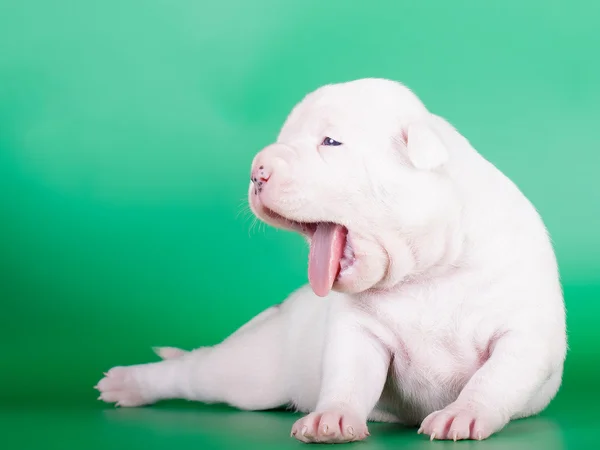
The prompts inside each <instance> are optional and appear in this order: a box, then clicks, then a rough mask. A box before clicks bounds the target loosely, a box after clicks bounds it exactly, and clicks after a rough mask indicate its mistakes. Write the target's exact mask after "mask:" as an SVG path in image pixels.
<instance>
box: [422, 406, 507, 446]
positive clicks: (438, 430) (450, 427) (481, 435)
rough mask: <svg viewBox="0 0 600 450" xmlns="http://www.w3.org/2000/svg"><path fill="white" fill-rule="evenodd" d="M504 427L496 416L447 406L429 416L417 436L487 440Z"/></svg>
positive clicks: (467, 408) (475, 409)
mask: <svg viewBox="0 0 600 450" xmlns="http://www.w3.org/2000/svg"><path fill="white" fill-rule="evenodd" d="M503 425H504V421H503V420H502V419H501V418H500V417H498V415H497V414H494V413H493V412H489V411H487V412H486V411H483V410H481V409H478V408H473V407H465V406H462V407H461V406H459V405H456V404H451V405H448V406H447V407H446V408H444V409H442V410H441V411H435V412H433V413H431V414H429V415H428V416H427V417H426V418H425V420H423V423H422V424H421V428H419V431H418V432H419V434H421V433H423V434H426V435H429V436H430V439H431V440H432V441H433V440H434V439H452V440H454V441H457V440H462V439H477V440H480V441H481V440H482V439H487V438H488V437H490V436H491V435H492V434H494V433H495V432H496V431H498V430H499V429H500V428H502V426H503Z"/></svg>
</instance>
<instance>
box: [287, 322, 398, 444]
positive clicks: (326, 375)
mask: <svg viewBox="0 0 600 450" xmlns="http://www.w3.org/2000/svg"><path fill="white" fill-rule="evenodd" d="M330 321H331V323H330V325H329V327H328V330H327V337H326V342H325V350H324V354H323V363H322V381H321V391H320V394H319V401H318V404H317V407H316V410H315V412H313V413H310V414H308V415H307V416H305V417H303V418H302V419H300V420H298V421H297V422H296V423H295V424H294V426H293V427H292V436H294V437H295V438H296V439H298V440H300V441H303V442H329V443H342V442H350V441H358V440H361V439H364V438H366V437H367V436H368V435H369V432H368V429H367V416H368V415H369V413H370V412H371V411H372V410H373V408H374V407H375V405H376V403H377V401H378V400H379V397H380V396H381V392H382V390H383V386H384V384H385V380H386V376H387V372H388V367H389V363H390V355H389V352H388V351H387V350H386V348H385V347H384V346H383V344H382V343H381V342H380V341H378V340H377V338H376V337H374V335H373V334H371V333H370V332H369V331H367V329H366V327H365V326H363V325H362V324H361V320H360V317H359V316H358V314H356V313H354V312H353V311H331V313H330Z"/></svg>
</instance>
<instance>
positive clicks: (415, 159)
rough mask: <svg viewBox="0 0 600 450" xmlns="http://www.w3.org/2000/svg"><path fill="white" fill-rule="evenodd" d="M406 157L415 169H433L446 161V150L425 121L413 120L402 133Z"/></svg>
mask: <svg viewBox="0 0 600 450" xmlns="http://www.w3.org/2000/svg"><path fill="white" fill-rule="evenodd" d="M403 137H404V141H405V142H406V152H407V154H408V159H409V160H410V162H411V163H412V164H413V166H414V167H415V168H416V169H419V170H434V169H437V168H438V167H440V166H442V165H444V164H445V163H446V161H448V150H447V149H446V146H445V145H444V143H443V142H442V140H441V139H440V138H439V137H438V135H437V134H436V133H435V131H433V130H432V129H431V128H430V127H429V126H428V125H427V123H425V122H424V121H417V122H413V123H411V124H410V125H408V128H406V129H405V131H404V133H403Z"/></svg>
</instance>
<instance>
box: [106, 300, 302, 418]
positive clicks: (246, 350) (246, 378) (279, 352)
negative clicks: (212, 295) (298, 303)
mask: <svg viewBox="0 0 600 450" xmlns="http://www.w3.org/2000/svg"><path fill="white" fill-rule="evenodd" d="M284 335H285V324H284V318H283V316H282V313H281V312H280V311H279V308H278V307H273V308H269V309H268V310H266V311H264V312H263V313H261V314H260V315H259V316H257V317H256V318H254V319H253V320H251V321H250V322H249V323H247V324H246V325H244V326H243V327H242V328H240V329H239V330H238V331H236V332H235V333H234V334H233V335H231V336H230V337H228V338H227V339H226V340H224V341H223V342H221V343H220V344H218V345H216V346H214V347H203V348H199V349H197V350H194V351H191V352H183V351H181V353H180V352H179V351H177V350H179V349H172V348H168V350H167V351H165V355H162V352H161V350H162V349H158V350H157V353H159V354H161V356H164V357H165V358H166V359H165V360H164V361H161V362H157V363H150V364H141V365H135V366H127V367H114V368H112V369H111V370H109V371H108V372H107V373H106V374H105V378H103V379H102V380H100V382H99V383H98V385H97V388H98V390H99V391H100V392H101V395H100V399H101V400H104V401H106V402H111V403H117V404H118V405H120V406H140V405H145V404H150V403H154V402H156V401H158V400H163V399H171V398H183V399H187V400H196V401H201V402H205V403H228V404H230V405H232V406H235V407H238V408H241V409H249V410H261V409H270V408H275V407H278V406H282V405H285V404H287V403H289V401H290V398H289V394H288V388H287V383H286V377H285V373H284V367H283V359H284V358H283V356H284V351H285V349H284V342H285V339H284Z"/></svg>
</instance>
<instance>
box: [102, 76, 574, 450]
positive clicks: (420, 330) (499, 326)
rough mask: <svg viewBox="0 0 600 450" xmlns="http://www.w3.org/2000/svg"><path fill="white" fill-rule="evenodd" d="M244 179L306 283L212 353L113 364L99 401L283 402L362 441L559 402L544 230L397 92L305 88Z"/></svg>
mask: <svg viewBox="0 0 600 450" xmlns="http://www.w3.org/2000/svg"><path fill="white" fill-rule="evenodd" d="M332 134H334V135H335V136H336V137H335V138H334V139H335V140H333V139H332V140H329V141H327V140H326V139H325V140H323V137H326V138H327V139H328V138H330V137H331V135H332ZM338 136H341V137H339V138H338ZM338 139H339V141H338ZM321 141H322V142H321ZM331 142H334V143H335V144H334V145H331ZM341 142H343V145H338V144H341ZM252 178H253V182H252V183H251V185H250V189H249V201H250V205H251V207H252V209H253V211H254V212H255V214H257V216H259V217H260V218H261V219H262V220H264V221H265V222H267V223H270V224H272V225H274V226H278V227H282V228H287V229H292V230H295V231H299V232H301V233H302V234H303V235H304V236H305V237H306V239H307V240H308V241H309V242H310V243H311V257H310V261H309V277H310V281H311V286H312V288H313V289H312V290H311V289H310V288H309V287H304V288H302V289H300V290H298V291H297V292H296V293H294V294H292V295H291V296H290V298H289V299H288V300H287V301H285V302H284V303H283V304H281V305H279V306H276V307H273V308H270V309H268V310H267V311H265V312H263V313H261V314H260V315H259V316H257V317H256V318H255V319H253V320H252V321H250V322H249V323H248V324H246V325H245V326H244V327H242V328H241V329H240V330H238V331H237V332H236V333H234V334H233V335H232V336H230V337H229V338H228V339H226V340H225V341H224V342H222V343H221V344H219V345H217V346H215V347H212V348H201V349H198V350H195V351H193V352H190V353H183V352H180V351H178V350H176V349H161V350H159V354H161V356H163V357H165V358H167V359H166V360H165V361H163V362H160V363H154V364H146V365H141V366H131V367H125V368H123V367H120V368H114V369H112V370H111V371H110V372H109V373H108V376H107V377H106V378H105V379H103V380H101V382H100V383H99V386H98V387H99V389H100V390H101V391H102V395H101V398H102V399H104V400H105V401H111V402H119V403H120V404H121V405H123V406H136V405H141V404H147V403H152V402H154V401H157V400H159V399H163V398H176V397H177V398H187V399H190V400H199V401H204V402H227V403H230V404H231V405H234V406H237V407H240V408H244V409H267V408H272V407H276V406H281V405H293V406H294V407H296V408H297V409H299V410H301V411H305V412H309V413H311V414H309V415H308V416H306V417H305V418H303V419H300V420H299V421H298V422H297V423H296V424H295V425H294V428H293V430H292V434H293V435H294V436H295V437H296V438H298V439H300V440H302V441H305V442H313V441H319V442H345V441H350V440H356V439H361V438H364V437H365V436H367V435H368V431H367V427H366V420H367V419H370V420H380V421H393V422H401V423H405V424H410V425H417V424H421V431H423V432H424V433H426V434H428V435H430V436H431V437H432V438H438V439H468V438H473V439H477V438H485V437H487V436H489V435H490V434H492V433H494V432H496V431H498V430H499V429H501V428H502V427H503V426H504V425H505V424H506V423H507V422H508V421H509V420H511V419H513V418H518V417H525V416H528V415H531V414H535V413H537V412H539V411H541V410H542V409H543V408H545V407H546V405H547V404H548V403H549V402H550V400H551V399H552V398H553V397H554V395H555V394H556V392H557V390H558V388H559V386H560V383H561V378H562V368H563V361H564V358H565V352H566V333H565V314H564V304H563V299H562V292H561V287H560V284H559V279H558V272H557V267H556V261H555V257H554V253H553V250H552V246H551V244H550V240H549V238H548V236H547V233H546V230H545V228H544V225H543V223H542V221H541V219H540V218H539V216H538V214H537V213H536V211H535V209H534V208H533V207H532V206H531V204H530V203H529V202H528V200H527V199H526V198H525V197H524V196H523V194H522V193H521V192H520V191H519V190H518V189H517V188H516V186H515V185H514V184H513V183H511V182H510V181H509V180H508V179H507V178H506V177H505V176H504V175H502V174H501V173H500V172H499V171H498V170H497V169H496V168H495V167H494V166H492V165H491V164H490V163H488V162H487V161H486V160H485V159H484V158H482V157H481V156H480V155H479V154H478V153H477V152H476V151H475V150H474V149H473V148H472V147H471V145H470V144H469V143H468V141H467V140H465V139H464V138H463V137H462V136H461V135H460V134H459V133H458V132H456V130H454V129H453V128H452V127H451V126H450V125H449V124H448V123H447V122H446V121H444V120H443V119H441V118H439V117H437V116H434V115H432V114H430V113H429V112H428V111H427V110H426V109H425V107H424V106H423V105H422V104H421V103H420V101H419V100H418V99H417V98H416V97H415V96H414V95H413V94H412V93H410V91H408V90H407V89H406V88H404V87H403V86H401V85H399V84H396V83H392V82H389V81H385V80H359V81H357V82H352V83H346V84H341V85H333V86H328V87H325V88H322V89H320V90H318V91H316V92H315V93H313V94H311V95H309V96H308V97H307V98H306V99H305V100H304V101H303V102H302V103H300V105H299V106H297V107H296V108H295V109H294V111H293V112H292V114H291V115H290V117H289V118H288V121H287V122H286V125H285V126H284V128H283V130H282V132H281V134H280V137H279V139H278V142H277V143H276V144H274V145H272V146H270V147H267V148H266V149H265V150H263V151H262V152H261V153H259V155H257V157H256V158H255V160H254V162H253V171H252ZM330 222H331V223H333V224H338V225H335V226H333V225H327V223H330ZM324 224H325V225H324ZM332 226H333V227H334V228H332ZM332 230H333V231H332ZM332 236H333V237H332ZM342 237H343V238H344V239H343V240H342V241H339V239H342ZM338 242H341V244H339V245H341V247H339V248H338V247H336V245H338ZM330 247H331V248H330ZM336 248H338V250H336ZM336 252H337V253H336ZM340 252H341V253H340ZM336 258H337V259H336ZM328 264H329V266H328V267H324V266H327V265H328ZM332 268H333V269H335V270H336V272H335V273H333V272H331V273H328V272H327V269H329V270H330V271H331V269H332ZM331 288H333V289H334V292H329V289H331ZM313 291H314V292H316V294H315V293H314V292H313ZM317 294H318V295H317ZM323 296H325V297H326V298H321V297H323Z"/></svg>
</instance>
